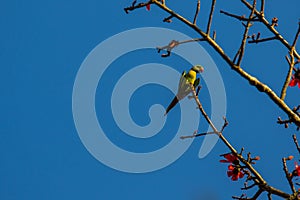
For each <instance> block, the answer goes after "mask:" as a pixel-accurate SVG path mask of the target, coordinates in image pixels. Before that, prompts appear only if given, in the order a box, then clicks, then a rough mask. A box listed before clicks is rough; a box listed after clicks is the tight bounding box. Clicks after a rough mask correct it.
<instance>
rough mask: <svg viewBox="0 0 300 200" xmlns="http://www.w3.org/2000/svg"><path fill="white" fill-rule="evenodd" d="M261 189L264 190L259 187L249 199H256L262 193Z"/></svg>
mask: <svg viewBox="0 0 300 200" xmlns="http://www.w3.org/2000/svg"><path fill="white" fill-rule="evenodd" d="M263 191H264V190H262V189H261V188H260V189H259V190H258V191H257V192H256V193H255V195H254V196H253V197H252V198H251V199H257V198H258V197H259V196H260V195H261V194H262V193H263Z"/></svg>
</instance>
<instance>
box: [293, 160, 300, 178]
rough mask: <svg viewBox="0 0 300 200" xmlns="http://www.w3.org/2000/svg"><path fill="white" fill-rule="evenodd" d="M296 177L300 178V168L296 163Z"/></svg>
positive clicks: (294, 172)
mask: <svg viewBox="0 0 300 200" xmlns="http://www.w3.org/2000/svg"><path fill="white" fill-rule="evenodd" d="M293 175H294V176H300V166H299V165H298V163H297V162H295V170H294V171H293Z"/></svg>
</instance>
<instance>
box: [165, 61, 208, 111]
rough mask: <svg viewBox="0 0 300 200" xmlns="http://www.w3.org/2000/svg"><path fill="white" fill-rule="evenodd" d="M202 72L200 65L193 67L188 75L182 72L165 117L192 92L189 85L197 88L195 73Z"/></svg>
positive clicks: (197, 82) (197, 80)
mask: <svg viewBox="0 0 300 200" xmlns="http://www.w3.org/2000/svg"><path fill="white" fill-rule="evenodd" d="M203 71H204V68H203V67H202V66H201V65H195V66H193V67H192V68H191V69H190V71H189V72H188V73H186V71H183V72H182V74H181V77H180V80H179V85H178V91H177V94H176V96H175V97H174V99H173V100H172V102H171V103H170V105H169V106H168V108H167V109H166V112H165V115H167V114H168V112H169V111H170V110H171V109H172V108H173V107H174V106H175V105H176V104H177V103H178V102H179V101H180V100H182V99H183V98H184V97H186V96H187V95H188V94H189V93H190V92H191V91H192V90H191V87H190V84H193V85H194V87H197V86H198V85H199V83H200V78H197V79H196V76H197V73H201V72H203Z"/></svg>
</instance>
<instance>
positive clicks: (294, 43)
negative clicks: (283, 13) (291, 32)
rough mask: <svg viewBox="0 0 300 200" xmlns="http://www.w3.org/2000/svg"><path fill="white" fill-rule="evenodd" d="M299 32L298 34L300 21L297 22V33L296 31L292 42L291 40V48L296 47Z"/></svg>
mask: <svg viewBox="0 0 300 200" xmlns="http://www.w3.org/2000/svg"><path fill="white" fill-rule="evenodd" d="M299 34H300V22H298V30H297V33H296V36H295V39H294V42H293V44H292V49H294V48H295V47H296V44H297V40H298V38H299Z"/></svg>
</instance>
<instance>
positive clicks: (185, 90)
mask: <svg viewBox="0 0 300 200" xmlns="http://www.w3.org/2000/svg"><path fill="white" fill-rule="evenodd" d="M186 75H187V74H186V72H185V71H184V72H183V73H182V75H181V77H180V80H179V85H178V92H177V95H176V96H177V98H178V100H181V99H183V98H184V97H185V96H187V95H188V94H189V93H190V91H191V89H190V84H189V81H188V79H187V77H186Z"/></svg>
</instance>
